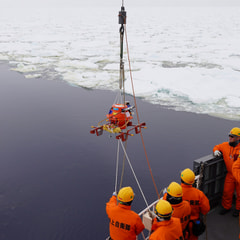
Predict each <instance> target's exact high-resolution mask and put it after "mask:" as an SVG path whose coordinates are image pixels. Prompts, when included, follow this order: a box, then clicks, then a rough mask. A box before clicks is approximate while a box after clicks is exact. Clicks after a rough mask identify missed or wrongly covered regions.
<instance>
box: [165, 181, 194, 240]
mask: <svg viewBox="0 0 240 240" xmlns="http://www.w3.org/2000/svg"><path fill="white" fill-rule="evenodd" d="M182 195H183V192H182V187H181V186H180V184H178V183H176V182H171V183H170V185H169V186H168V187H167V192H166V193H165V194H164V196H163V199H164V200H167V201H168V202H169V203H170V204H171V205H172V208H173V214H172V216H173V217H175V218H179V219H180V222H181V226H182V231H183V236H184V238H185V239H187V234H188V231H187V227H188V223H189V220H190V216H191V207H190V204H189V202H188V201H185V200H184V201H183V200H182Z"/></svg>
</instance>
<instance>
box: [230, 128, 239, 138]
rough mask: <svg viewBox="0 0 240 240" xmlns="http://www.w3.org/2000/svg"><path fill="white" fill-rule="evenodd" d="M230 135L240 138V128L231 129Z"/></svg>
mask: <svg viewBox="0 0 240 240" xmlns="http://www.w3.org/2000/svg"><path fill="white" fill-rule="evenodd" d="M229 135H234V136H237V137H240V128H238V127H235V128H233V129H231V131H230V133H229Z"/></svg>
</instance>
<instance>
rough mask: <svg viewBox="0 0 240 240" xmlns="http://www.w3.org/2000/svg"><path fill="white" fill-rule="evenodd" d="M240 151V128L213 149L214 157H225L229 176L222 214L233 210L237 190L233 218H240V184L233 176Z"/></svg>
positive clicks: (224, 190) (226, 179) (226, 182)
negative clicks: (234, 195)
mask: <svg viewBox="0 0 240 240" xmlns="http://www.w3.org/2000/svg"><path fill="white" fill-rule="evenodd" d="M239 151H240V128H237V127H235V128H233V129H231V131H230V133H229V141H228V142H223V143H221V144H219V145H216V146H215V147H214V148H213V155H214V156H216V157H220V156H222V157H223V160H224V162H225V165H226V168H227V175H226V178H225V182H224V189H223V195H222V206H221V209H220V212H219V213H220V214H221V215H223V214H226V213H227V212H229V211H230V210H231V208H232V201H233V194H234V191H235V190H236V193H237V199H236V208H235V209H234V211H233V214H232V215H233V216H234V217H238V215H239V211H240V183H239V182H238V181H236V179H235V178H234V176H233V174H232V167H233V163H234V162H235V161H236V160H237V158H238V156H239Z"/></svg>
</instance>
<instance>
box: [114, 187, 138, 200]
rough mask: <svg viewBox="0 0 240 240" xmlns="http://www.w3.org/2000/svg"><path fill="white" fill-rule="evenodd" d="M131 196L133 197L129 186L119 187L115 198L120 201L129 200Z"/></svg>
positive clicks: (131, 198)
mask: <svg viewBox="0 0 240 240" xmlns="http://www.w3.org/2000/svg"><path fill="white" fill-rule="evenodd" d="M133 198H134V192H133V189H132V188H131V187H124V188H121V189H120V191H119V192H118V195H117V199H118V201H119V202H120V203H121V202H123V203H127V202H131V201H132V200H133Z"/></svg>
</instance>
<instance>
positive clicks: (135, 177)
mask: <svg viewBox="0 0 240 240" xmlns="http://www.w3.org/2000/svg"><path fill="white" fill-rule="evenodd" d="M119 141H120V143H121V145H122V149H123V152H124V154H125V156H126V159H127V160H128V164H129V166H130V168H131V170H132V173H133V176H134V178H135V180H136V182H137V185H138V188H139V190H140V192H141V194H142V197H143V199H144V201H145V203H146V205H147V207H148V206H149V205H148V202H147V200H146V198H145V195H144V193H143V191H142V188H141V186H140V184H139V181H138V179H137V176H136V174H135V172H134V170H133V167H132V164H131V162H130V159H129V157H128V155H127V152H126V150H125V148H124V146H123V143H122V140H121V139H120V140H119Z"/></svg>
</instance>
